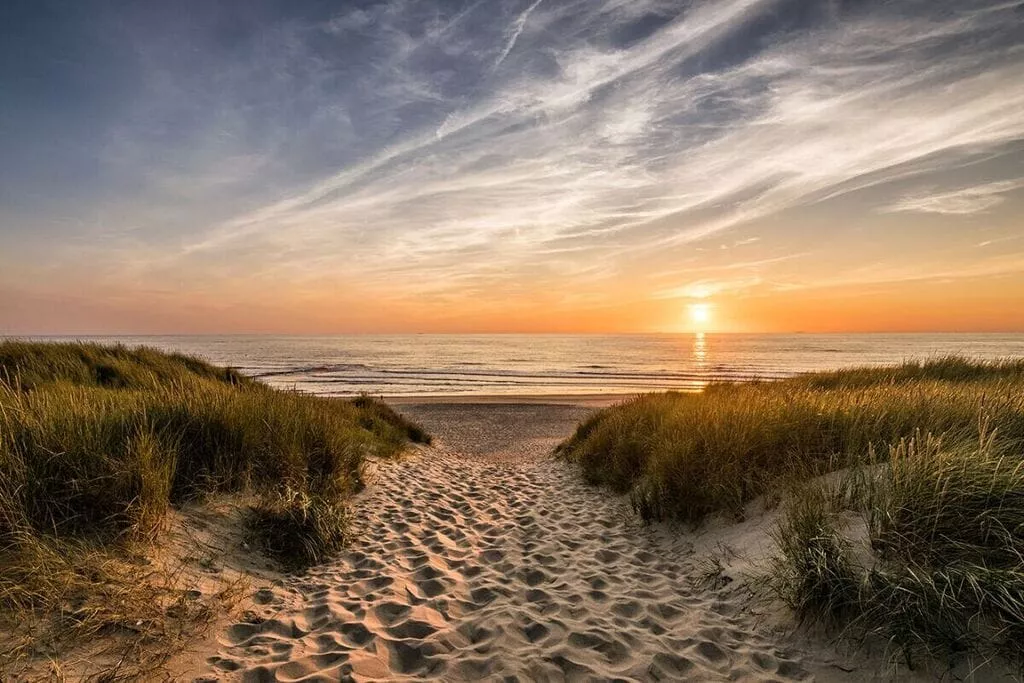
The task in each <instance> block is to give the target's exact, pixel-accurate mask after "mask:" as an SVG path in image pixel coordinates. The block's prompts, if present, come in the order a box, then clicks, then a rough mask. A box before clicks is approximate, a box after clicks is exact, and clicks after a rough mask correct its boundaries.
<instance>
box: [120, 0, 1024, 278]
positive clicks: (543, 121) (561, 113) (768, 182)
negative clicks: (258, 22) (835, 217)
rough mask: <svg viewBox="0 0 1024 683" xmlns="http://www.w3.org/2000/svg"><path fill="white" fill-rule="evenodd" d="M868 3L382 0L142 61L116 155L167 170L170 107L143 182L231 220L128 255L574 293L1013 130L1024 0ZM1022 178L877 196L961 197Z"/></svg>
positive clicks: (950, 161) (1013, 138)
mask: <svg viewBox="0 0 1024 683" xmlns="http://www.w3.org/2000/svg"><path fill="white" fill-rule="evenodd" d="M798 5H799V7H798ZM861 5H862V6H861V7H860V8H859V9H857V10H856V11H853V10H851V11H849V12H841V11H839V10H836V9H835V8H834V7H833V4H832V3H827V4H826V3H817V4H815V3H810V4H806V3H805V4H799V3H795V2H792V1H785V0H716V1H714V2H712V1H710V0H708V1H705V2H696V3H692V4H688V5H687V6H686V7H685V8H682V7H681V5H680V4H679V3H674V2H659V1H655V0H644V1H637V2H625V1H624V0H593V1H592V2H568V1H559V0H545V1H544V3H543V4H541V2H540V0H534V1H533V2H532V3H530V4H527V3H525V2H520V3H501V4H499V3H493V4H492V3H484V4H480V3H479V2H478V3H473V4H466V5H464V6H462V7H460V8H458V9H456V10H449V9H448V8H447V6H446V5H444V4H441V3H432V2H424V3H410V2H403V1H399V0H392V1H389V2H383V3H377V4H375V5H372V6H369V7H367V8H364V9H359V10H350V11H346V12H342V13H340V14H338V15H337V16H333V17H328V18H325V19H323V20H322V21H312V22H307V23H303V22H300V21H298V20H289V21H287V22H282V24H281V27H280V29H279V31H278V32H277V33H273V32H268V33H267V36H268V37H266V38H265V39H261V40H262V42H260V43H259V44H258V46H257V48H253V50H252V51H250V52H246V51H244V50H243V51H240V52H238V53H237V54H235V53H228V54H222V53H217V55H216V60H215V64H213V65H212V66H211V68H208V69H204V70H199V71H196V70H191V71H189V72H188V73H187V74H186V73H185V72H184V71H182V72H181V73H166V70H158V69H157V67H155V66H154V67H152V68H153V69H154V72H157V71H159V73H160V76H161V79H158V80H159V82H160V83H162V84H164V85H162V86H161V89H160V92H159V93H155V94H153V95H152V96H153V98H154V99H153V100H152V101H151V102H149V104H150V105H151V106H148V107H141V108H140V110H139V116H138V119H137V122H136V125H135V126H134V127H129V128H127V129H124V130H121V131H120V132H121V133H123V134H124V135H125V136H127V137H128V138H129V139H130V141H131V144H126V149H129V150H131V151H132V153H133V155H130V159H129V160H128V161H126V162H125V166H126V167H127V166H130V165H132V164H134V165H137V166H139V167H142V166H144V165H145V164H146V163H151V164H153V163H155V162H153V161H152V160H153V158H154V157H158V158H159V154H158V153H159V152H160V149H159V148H156V147H155V145H156V141H154V139H153V135H151V128H152V127H153V124H152V121H153V118H154V117H153V116H150V114H152V113H153V112H161V111H164V110H163V109H162V107H163V106H164V105H163V103H166V102H168V101H170V100H173V101H175V102H179V103H180V106H181V108H182V109H183V110H184V111H185V114H183V115H182V121H178V122H176V123H178V124H179V125H180V126H182V127H183V128H185V129H186V130H187V131H189V134H187V135H182V136H179V137H175V138H174V139H173V140H172V142H173V143H175V144H174V145H169V147H170V148H173V149H174V150H177V151H175V152H174V158H175V159H177V160H179V161H177V162H176V163H175V164H171V165H170V168H163V169H162V170H163V171H164V172H159V173H155V174H154V180H153V187H157V186H159V187H162V188H168V187H171V188H176V189H175V194H176V195H177V196H179V197H180V196H187V195H189V194H190V193H193V194H194V193H195V192H197V191H198V190H196V189H195V187H194V185H195V183H193V184H191V185H190V184H189V179H196V183H199V182H200V181H201V183H202V185H203V187H204V188H207V192H206V195H209V194H211V193H215V194H217V195H218V196H221V197H223V204H224V205H225V206H227V205H230V206H231V207H232V210H231V211H230V212H227V213H228V215H227V217H222V214H223V213H224V212H225V211H221V212H215V211H210V210H209V209H208V203H209V201H213V200H212V199H210V198H209V197H208V196H207V197H206V198H205V199H204V201H207V204H204V205H203V207H198V205H197V207H195V208H192V207H189V206H182V207H181V211H180V213H181V220H182V221H183V222H184V221H189V222H191V223H192V224H193V225H194V226H195V227H193V228H191V229H190V230H188V231H187V232H186V233H184V234H182V235H181V237H180V240H178V242H179V245H180V246H179V247H178V249H177V250H176V251H173V252H168V251H167V250H165V249H150V250H148V251H147V249H146V248H145V245H144V247H143V248H139V249H137V250H136V256H135V258H132V259H126V260H130V261H131V262H132V263H133V264H134V265H133V267H134V268H136V269H138V270H142V271H145V272H150V273H154V274H155V273H167V274H168V277H171V276H176V274H178V273H180V272H186V271H188V272H192V271H194V272H201V273H202V274H203V276H204V277H207V278H211V279H215V278H216V277H221V278H224V279H232V278H237V277H240V275H239V274H240V273H245V272H259V273H263V274H266V276H267V277H269V278H277V280H278V281H280V282H282V283H286V284H287V286H289V287H304V286H307V285H309V284H310V283H314V282H319V281H321V280H324V279H330V278H341V277H345V278H348V279H351V280H352V281H357V282H359V283H360V284H361V285H363V286H366V287H369V288H378V289H386V290H389V291H395V292H400V293H401V292H405V293H409V294H410V295H414V294H416V293H420V292H425V291H429V292H441V293H444V292H448V293H451V294H453V295H455V294H459V295H461V296H475V295H477V294H479V293H481V292H485V291H491V292H500V291H501V288H503V287H509V286H513V285H516V284H517V283H521V282H524V281H529V282H532V283H535V284H536V286H544V285H545V284H553V283H559V282H566V278H567V277H570V276H571V277H572V278H573V282H572V287H581V286H585V285H586V283H587V282H591V281H593V282H597V281H602V280H607V279H610V278H615V277H621V276H622V273H624V272H629V270H630V268H633V269H636V264H637V263H645V264H647V267H648V268H650V269H655V268H657V269H660V270H661V271H662V272H671V271H673V270H674V265H673V262H677V261H678V260H679V259H680V258H681V257H682V256H684V255H688V254H692V249H693V245H694V243H696V242H698V241H700V240H704V239H708V238H709V237H711V236H714V235H717V234H719V233H722V232H723V231H728V230H731V229H735V228H737V227H738V226H751V225H757V222H758V221H764V220H765V219H767V218H769V217H772V216H776V215H778V214H781V213H782V212H785V211H787V210H791V209H796V208H800V207H806V206H809V205H813V204H817V203H821V202H826V201H829V200H834V199H836V198H837V197H841V196H845V195H855V194H856V193H858V192H861V191H863V190H865V189H867V188H872V187H878V186H884V185H886V184H888V183H891V182H894V181H896V180H900V181H902V182H905V181H906V180H907V179H908V178H916V177H923V176H926V175H927V174H929V173H934V172H939V171H944V170H948V169H950V168H954V167H956V166H957V165H959V164H962V163H963V161H964V159H967V158H973V157H974V156H977V155H980V154H994V153H998V152H1000V151H1002V150H1005V149H1007V148H1009V147H1010V146H1012V145H1013V144H1015V143H1017V142H1018V141H1020V140H1021V139H1024V117H1021V115H1020V112H1021V111H1024V79H1021V78H1020V63H1021V59H1022V58H1024V50H1022V48H1021V46H1020V44H1019V40H1017V39H1016V37H1015V32H1014V30H1015V27H1016V26H1019V14H1018V11H1017V10H1016V9H1015V6H1014V5H1012V4H1007V3H1004V2H984V1H981V2H974V3H967V4H964V3H955V2H952V1H949V2H940V1H936V2H929V3H883V2H869V3H862V4H861ZM485 7H486V9H487V11H484V8H485ZM139 49H140V50H141V51H142V52H145V50H146V46H145V45H141V46H140V47H139ZM499 65H500V66H501V68H500V69H499V68H495V67H496V66H499ZM213 67H216V68H213ZM211 112H216V113H217V114H218V117H217V118H216V119H214V118H213V117H212V115H211ZM186 114H187V115H186ZM193 119H195V120H196V121H199V122H200V123H199V124H195V125H194V126H193V127H191V128H190V127H189V125H188V124H189V121H192V120H193ZM217 122H220V125H214V124H215V123H217ZM213 143H217V144H213ZM211 149H212V150H215V151H216V154H211V153H210V152H205V151H204V150H211ZM211 157H214V158H211ZM249 160H253V161H252V163H250V161H249ZM156 165H158V166H159V164H156ZM158 170H159V169H158ZM211 178H213V179H215V180H216V183H215V184H216V187H215V188H214V187H213V184H211V183H208V182H207V180H208V179H211ZM1016 182H1018V181H1012V180H1006V181H1003V180H999V181H994V182H991V183H989V184H987V185H976V186H973V187H969V188H965V189H963V190H957V191H950V192H938V193H928V194H926V193H920V194H916V195H911V196H907V197H904V198H903V199H901V200H900V201H899V202H897V203H896V204H894V205H892V206H890V207H888V208H887V209H886V210H888V211H901V212H902V211H917V212H931V213H961V214H969V213H976V212H980V211H984V210H986V209H989V208H992V207H994V206H995V205H996V204H997V203H998V202H999V201H1001V200H1002V199H1003V198H1004V197H1005V195H1006V194H1007V193H1009V192H1010V191H1012V190H1013V189H1015V188H1016V187H1019V185H1013V183H1016ZM243 184H244V185H245V193H244V194H243V192H242V190H241V189H237V188H236V186H238V187H241V186H242V185H243ZM153 187H150V192H152V193H154V194H156V190H154V189H153ZM211 188H213V190H211ZM214 190H215V192H214ZM233 192H235V193H236V194H232V193H233ZM236 203H237V204H244V205H246V209H245V210H236V209H235V204H236ZM172 208H175V209H177V208H178V205H177V204H175V205H173V206H172ZM200 209H201V210H200ZM872 209H873V205H870V204H866V205H865V207H864V211H865V213H870V212H871V211H872ZM190 210H194V211H195V213H194V214H190V213H189V211H190ZM211 217H213V218H211ZM140 232H144V230H140V231H135V232H134V233H133V240H134V242H133V243H132V244H133V245H134V244H137V242H138V241H139V240H140V239H141V240H143V242H145V239H144V236H142V235H140ZM760 237H761V238H762V241H761V242H760V243H758V245H757V246H758V248H762V249H763V250H768V249H769V248H770V243H771V242H772V239H771V236H770V235H760ZM747 239H748V240H753V239H756V238H750V237H748V238H747ZM151 241H156V237H151ZM121 246H124V245H121ZM112 251H115V252H117V253H124V252H123V251H117V250H114V249H112ZM226 253H231V254H234V255H235V256H234V257H233V259H222V258H219V255H223V254H226ZM229 261H230V262H229ZM154 276H155V275H154ZM752 277H753V276H752ZM732 279H733V278H715V277H709V278H707V280H708V281H709V282H717V281H719V280H721V281H725V280H732ZM739 280H743V278H739ZM581 283H582V284H581ZM662 289H666V290H671V287H667V288H662ZM658 291H661V289H659V290H658Z"/></svg>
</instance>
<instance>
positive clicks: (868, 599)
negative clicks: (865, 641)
mask: <svg viewBox="0 0 1024 683" xmlns="http://www.w3.org/2000/svg"><path fill="white" fill-rule="evenodd" d="M841 474H842V476H840V477H838V478H834V479H833V480H831V481H822V480H815V481H812V482H805V483H804V484H803V485H802V486H800V487H798V488H797V489H796V490H795V491H794V492H793V493H791V495H790V496H789V497H788V499H787V501H786V505H785V508H784V515H783V518H782V521H781V522H780V523H779V526H778V529H777V531H776V533H775V539H776V542H777V544H778V546H779V550H780V552H779V556H778V558H777V559H776V561H775V567H774V569H775V571H774V572H773V577H774V578H773V582H772V584H773V587H774V588H775V589H776V591H777V593H778V594H779V595H780V596H781V597H782V598H783V599H784V600H786V602H788V603H789V604H790V605H791V606H792V607H793V608H794V609H796V610H797V612H798V613H800V614H801V615H802V616H804V617H805V618H809V619H813V620H817V621H822V622H825V623H828V624H833V625H838V626H839V627H841V628H842V629H843V632H844V633H846V634H848V635H851V636H854V637H857V638H865V637H870V636H878V637H881V638H882V639H884V640H885V641H887V642H891V643H893V644H895V645H897V646H898V647H899V648H900V650H901V651H902V652H903V653H904V654H905V656H906V658H907V661H908V662H912V661H913V657H914V656H915V655H917V654H924V655H928V656H932V657H940V658H946V659H955V658H956V657H958V656H963V655H966V656H971V657H972V658H974V659H975V660H981V659H988V658H992V657H996V656H999V657H1003V658H1006V659H1009V660H1010V661H1013V662H1015V663H1016V664H1017V665H1018V666H1022V665H1024V459H1022V458H1021V455H1020V451H1019V450H1016V449H1013V450H1010V449H1008V448H1007V447H1006V446H1005V445H1003V444H1000V443H999V441H998V433H996V432H992V433H987V434H985V433H984V432H983V436H982V438H981V439H980V440H979V442H978V443H977V444H976V445H973V446H971V445H969V444H963V443H961V444H957V445H955V446H952V447H948V446H946V445H944V444H943V442H942V440H941V439H937V438H934V437H929V436H926V435H921V434H919V435H917V436H916V437H915V438H913V439H910V440H908V441H903V442H901V443H899V444H897V445H895V446H893V447H892V448H891V449H890V455H889V456H888V457H887V458H885V459H878V458H869V459H867V460H866V461H865V462H863V463H861V464H858V465H855V466H853V467H851V468H849V469H848V470H845V471H844V472H843V473H841ZM849 513H854V517H853V518H852V520H851V517H850V516H849ZM851 526H852V527H854V528H851ZM856 527H862V528H860V529H858V528H856Z"/></svg>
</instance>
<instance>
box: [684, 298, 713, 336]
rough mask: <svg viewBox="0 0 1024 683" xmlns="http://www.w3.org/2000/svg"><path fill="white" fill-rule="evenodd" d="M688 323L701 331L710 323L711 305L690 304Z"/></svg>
mask: <svg viewBox="0 0 1024 683" xmlns="http://www.w3.org/2000/svg"><path fill="white" fill-rule="evenodd" d="M689 312H690V322H691V323H692V324H693V326H694V328H696V329H698V330H702V329H704V328H705V327H707V325H708V323H710V322H711V304H690V305H689Z"/></svg>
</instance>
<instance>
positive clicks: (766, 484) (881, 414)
mask: <svg viewBox="0 0 1024 683" xmlns="http://www.w3.org/2000/svg"><path fill="white" fill-rule="evenodd" d="M872 378H874V381H873V382H872V381H871V379H872ZM1022 378H1024V362H1021V361H1014V362H1001V363H972V362H968V361H965V360H962V359H956V358H950V359H941V360H936V361H932V362H928V363H908V364H904V365H902V366H896V367H892V368H881V369H876V370H870V369H859V370H848V371H841V372H836V373H821V374H813V375H806V376H801V377H796V378H793V379H789V380H783V381H779V382H771V383H754V384H722V385H713V386H711V387H709V388H708V389H707V390H706V391H705V392H703V393H701V394H678V393H668V394H650V395H645V396H640V397H638V398H636V399H634V400H631V401H629V402H626V403H625V404H622V405H619V406H615V407H612V408H609V409H606V410H603V411H601V412H599V413H598V414H597V415H595V416H594V417H592V418H591V419H590V420H588V421H587V422H585V423H584V424H582V425H581V426H580V427H579V429H578V430H577V432H576V434H575V435H574V436H573V437H572V438H571V439H569V440H568V441H566V442H565V443H563V444H562V445H561V446H560V447H559V449H558V452H559V454H560V455H561V456H562V457H565V458H567V459H569V460H571V461H573V462H576V463H579V465H580V466H581V468H582V472H583V475H584V477H585V478H586V479H587V480H588V481H590V482H592V483H594V484H599V485H604V486H608V487H609V488H611V489H613V490H615V491H617V492H621V493H625V492H629V493H630V494H631V495H632V498H633V502H634V505H635V507H636V508H637V510H638V511H639V512H640V513H641V514H642V515H643V516H644V517H645V518H647V519H662V518H675V519H682V520H685V521H689V522H699V521H700V520H701V519H703V518H704V517H705V516H706V515H707V514H709V513H712V512H716V511H726V512H730V513H732V514H736V515H739V514H741V512H742V510H743V507H744V504H745V503H747V502H748V501H750V500H751V499H753V498H755V497H757V496H759V495H761V494H762V493H765V492H766V491H771V490H773V489H775V488H776V487H777V484H778V482H779V481H780V480H782V479H789V478H792V476H793V475H794V474H801V475H807V476H811V475H814V474H820V473H823V472H827V471H830V470H833V469H836V468H838V467H840V466H842V464H843V463H845V462H847V461H848V460H849V459H850V458H851V457H858V456H861V455H863V454H866V453H867V452H868V450H869V449H870V448H872V447H880V448H883V449H884V448H885V447H886V446H887V445H888V444H891V443H896V442H898V441H899V440H900V439H901V438H908V437H911V436H913V435H914V434H915V433H916V432H917V431H918V430H921V431H925V432H930V433H933V434H943V435H946V436H947V439H948V440H950V441H952V440H962V441H976V440H977V438H978V414H979V410H980V409H981V408H982V406H984V408H985V411H986V414H987V415H989V417H990V419H991V421H992V426H993V428H996V429H998V430H999V434H1000V439H1001V441H1003V442H1004V443H1008V444H1014V445H1020V444H1022V443H1024V391H1022V387H1024V379H1022Z"/></svg>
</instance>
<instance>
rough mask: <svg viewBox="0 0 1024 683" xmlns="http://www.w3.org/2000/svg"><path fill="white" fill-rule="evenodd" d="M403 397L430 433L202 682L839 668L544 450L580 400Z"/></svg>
mask: <svg viewBox="0 0 1024 683" xmlns="http://www.w3.org/2000/svg"><path fill="white" fill-rule="evenodd" d="M407 410H409V412H413V413H414V415H415V416H416V417H417V418H419V419H421V420H422V421H424V422H426V423H427V426H428V428H430V429H431V430H432V431H433V432H434V433H435V434H438V435H439V436H440V439H439V444H438V445H437V446H435V447H432V448H422V449H419V450H418V451H416V452H415V453H414V454H412V455H410V456H409V457H408V458H405V459H403V460H401V461H398V462H390V463H384V464H381V466H380V467H379V470H378V472H377V473H376V475H375V481H374V483H373V485H371V486H370V487H369V488H368V489H367V491H366V492H365V493H364V494H363V495H362V496H361V497H360V499H359V507H358V514H359V518H358V522H357V523H356V526H357V533H358V535H357V540H356V541H355V542H354V543H353V545H352V546H351V548H350V549H349V550H348V551H347V552H346V553H345V554H344V555H342V556H341V557H340V558H338V559H337V560H336V561H334V562H332V563H330V564H327V565H325V566H321V567H318V568H315V569H313V570H311V571H310V572H308V573H307V574H305V575H303V576H301V577H295V578H292V579H289V580H287V581H286V582H285V583H284V585H282V586H279V587H274V588H271V589H266V588H264V589H262V591H261V593H260V595H259V596H256V597H257V600H256V602H257V603H262V606H261V608H260V609H259V610H255V611H251V612H250V613H249V614H248V618H247V619H246V620H245V621H242V622H240V623H236V624H233V625H231V626H230V627H229V628H227V629H226V630H225V631H224V632H223V633H222V634H221V636H220V641H219V643H220V652H219V653H218V654H216V655H214V656H211V657H209V658H208V659H207V660H206V665H207V666H208V667H209V670H210V672H211V674H210V676H209V677H208V678H207V679H205V680H212V679H216V678H221V679H223V680H244V681H272V680H278V681H299V680H339V679H357V680H396V679H402V678H435V679H442V680H481V679H503V678H505V677H515V678H518V679H519V680H593V679H603V680H608V679H613V680H681V679H686V680H740V679H749V680H805V679H809V678H811V677H812V675H813V674H817V676H816V677H817V678H818V679H819V680H820V679H822V678H842V677H844V676H847V678H845V679H844V680H854V679H855V678H851V677H849V676H850V674H847V673H846V672H844V671H843V669H840V668H836V667H834V666H831V661H832V659H831V657H833V656H834V655H830V654H829V653H828V652H809V651H806V650H802V649H801V648H800V646H799V642H798V641H796V640H795V639H794V638H793V637H792V634H791V633H787V632H783V631H780V630H779V629H778V628H774V627H770V626H769V625H768V624H767V623H766V622H765V621H764V620H763V619H761V618H759V617H758V615H756V614H755V613H754V612H752V611H751V610H750V609H748V603H749V592H748V591H744V590H738V589H737V587H736V586H735V585H733V586H731V587H730V588H729V589H728V590H724V589H722V588H720V587H716V586H714V585H707V584H702V583H701V582H699V581H697V580H696V579H697V578H698V577H700V576H701V575H702V574H706V557H702V555H701V554H700V553H694V547H695V545H694V542H693V541H694V538H693V537H690V536H688V535H687V534H684V533H678V532H673V531H671V530H666V529H664V528H662V527H659V526H643V525H641V524H640V523H639V522H638V521H637V519H636V517H635V515H634V514H633V513H632V511H631V510H630V509H629V508H628V505H627V504H626V502H625V501H623V500H622V499H620V498H617V497H615V496H611V495H609V494H607V493H606V492H603V491H601V490H599V489H595V488H591V487H588V486H586V485H585V484H583V483H581V481H580V479H579V477H578V475H577V473H576V472H574V471H573V470H572V469H571V468H570V467H569V466H566V465H564V464H562V463H559V462H552V460H551V459H550V458H548V457H547V453H548V451H549V450H550V448H551V446H552V445H553V443H554V442H555V441H556V440H557V439H558V438H560V437H562V436H564V435H565V434H566V433H568V431H569V430H571V428H572V426H573V425H574V424H575V423H576V420H578V419H579V418H580V417H582V415H584V414H585V412H586V411H585V410H583V409H580V408H570V407H564V406H563V407H559V408H554V407H551V406H536V405H534V406H517V407H508V406H506V407H504V408H501V409H499V408H497V407H495V406H489V407H487V408H484V407H479V408H476V409H468V408H467V407H466V406H462V407H458V406H446V405H433V406H422V407H419V408H418V410H417V408H416V407H409V408H407ZM698 545H699V544H698ZM844 668H849V667H844Z"/></svg>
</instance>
